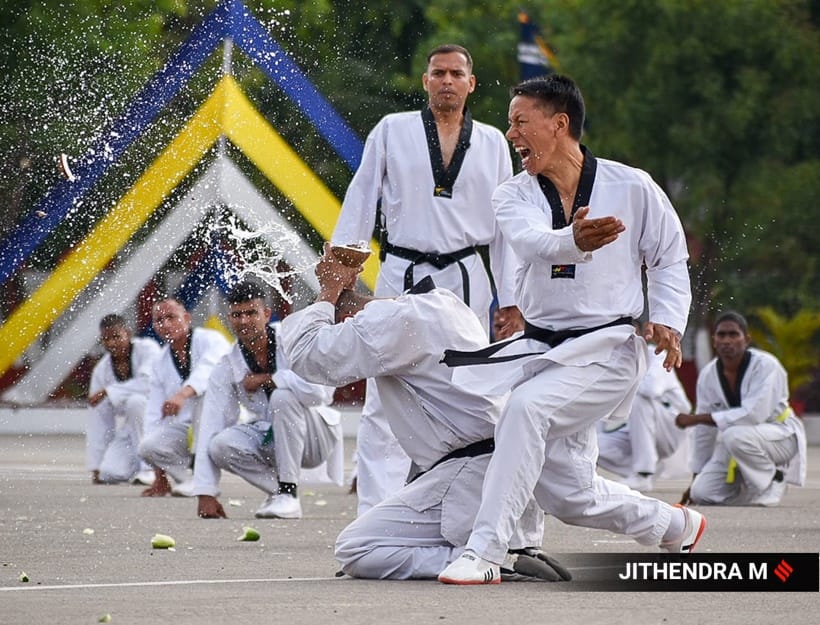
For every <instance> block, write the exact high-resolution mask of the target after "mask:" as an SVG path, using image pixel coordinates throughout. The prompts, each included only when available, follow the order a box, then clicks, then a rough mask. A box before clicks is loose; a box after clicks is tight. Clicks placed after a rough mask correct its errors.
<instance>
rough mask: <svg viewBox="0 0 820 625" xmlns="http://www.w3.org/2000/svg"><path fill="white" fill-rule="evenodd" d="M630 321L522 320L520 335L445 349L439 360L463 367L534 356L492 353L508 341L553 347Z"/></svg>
mask: <svg viewBox="0 0 820 625" xmlns="http://www.w3.org/2000/svg"><path fill="white" fill-rule="evenodd" d="M632 323H633V319H632V317H620V318H619V319H616V320H615V321H610V322H609V323H605V324H603V325H600V326H595V327H594V328H581V329H579V330H545V329H544V328H538V327H536V326H534V325H532V324H531V323H528V322H524V334H522V335H521V336H517V337H515V338H514V339H509V340H507V341H499V342H498V343H493V344H492V345H488V346H487V347H485V348H483V349H478V350H475V351H469V352H461V351H457V350H455V349H447V350H444V356H443V357H442V359H441V362H443V363H444V364H445V365H447V366H448V367H463V366H465V365H487V364H492V363H497V362H507V361H510V360H517V359H519V358H524V357H525V356H535V355H536V354H538V352H531V353H529V354H511V355H509V356H496V357H493V354H495V353H496V352H497V351H499V350H501V349H503V348H504V347H506V346H507V345H509V344H510V343H513V342H515V341H520V340H521V339H535V340H536V341H540V342H541V343H546V344H547V345H549V346H550V347H555V346H557V345H560V344H561V343H563V342H564V341H566V340H567V339H572V338H576V337H579V336H583V335H584V334H589V333H590V332H595V331H597V330H603V329H604V328H611V327H612V326H620V325H632Z"/></svg>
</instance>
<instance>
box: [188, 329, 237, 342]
mask: <svg viewBox="0 0 820 625" xmlns="http://www.w3.org/2000/svg"><path fill="white" fill-rule="evenodd" d="M193 337H194V340H196V341H199V340H203V341H209V342H213V343H218V344H222V345H223V346H228V345H231V341H229V340H228V339H227V338H225V335H224V334H222V332H219V331H218V330H214V329H212V328H206V327H202V326H200V327H196V328H194V330H193Z"/></svg>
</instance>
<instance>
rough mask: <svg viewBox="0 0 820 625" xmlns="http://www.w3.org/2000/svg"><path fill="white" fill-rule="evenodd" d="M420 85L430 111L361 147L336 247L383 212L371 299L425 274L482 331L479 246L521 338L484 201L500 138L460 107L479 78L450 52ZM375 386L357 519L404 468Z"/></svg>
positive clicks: (504, 311) (496, 173)
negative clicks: (455, 298)
mask: <svg viewBox="0 0 820 625" xmlns="http://www.w3.org/2000/svg"><path fill="white" fill-rule="evenodd" d="M422 85H423V86H424V90H425V91H426V92H427V93H428V96H429V99H428V104H427V106H425V107H424V109H423V110H422V111H421V112H419V111H411V112H403V113H393V114H390V115H387V116H385V117H384V118H382V120H381V121H380V122H379V123H378V124H377V125H376V127H375V128H374V129H373V130H372V132H371V133H370V135H369V136H368V138H367V142H366V144H365V148H364V153H363V154H362V161H361V165H360V166H359V169H358V171H357V172H356V175H355V176H354V177H353V180H352V182H351V183H350V186H349V187H348V189H347V193H346V194H345V198H344V202H343V204H342V211H341V214H340V215H339V220H338V222H337V224H336V228H335V230H334V232H333V243H334V244H337V245H348V244H352V243H357V242H359V241H369V240H370V238H371V235H372V233H373V228H374V224H375V220H376V214H377V206H378V207H380V215H381V223H380V226H381V228H382V231H381V254H382V265H381V270H380V273H379V278H378V281H377V283H376V290H375V293H376V295H378V296H384V295H386V296H391V295H398V294H399V293H401V292H402V291H405V290H407V289H408V288H410V287H411V286H412V285H413V284H415V283H416V282H417V281H419V280H420V279H421V278H423V277H424V276H427V275H432V276H433V278H434V279H435V282H436V284H437V285H438V286H440V287H443V288H447V289H450V290H451V291H453V292H454V293H456V294H457V295H459V296H460V297H461V298H462V299H463V300H464V302H465V303H467V304H468V305H469V306H470V307H471V308H472V309H473V310H474V311H475V313H476V315H477V316H478V318H479V319H480V320H481V323H482V324H483V325H484V326H485V328H487V329H489V323H490V321H489V315H490V305H491V302H492V292H491V288H490V280H489V278H488V276H487V272H486V269H485V267H484V264H483V262H482V259H481V257H480V256H479V254H478V253H477V248H478V247H479V246H484V245H489V259H490V265H491V267H492V272H493V276H494V278H495V284H496V285H497V287H498V300H499V305H500V306H501V318H502V321H503V323H502V324H501V328H502V333H503V335H502V336H501V337H497V338H504V337H506V336H509V335H510V334H511V333H512V332H514V331H516V330H518V329H520V328H519V325H517V324H518V323H520V315H519V314H518V311H517V309H515V307H514V306H513V303H514V298H513V293H512V287H513V273H512V272H513V270H514V266H515V262H514V261H513V260H512V256H511V254H510V250H509V248H508V247H507V246H506V245H505V244H504V242H503V239H502V237H501V236H500V233H499V231H498V228H497V227H496V224H495V220H494V218H493V212H492V206H491V204H490V197H491V195H492V192H493V190H494V189H495V187H496V186H497V185H498V184H499V183H501V182H503V181H504V180H506V179H507V178H509V177H510V176H511V175H512V162H511V159H510V152H509V148H508V146H507V144H506V142H505V141H504V137H503V135H502V134H501V132H500V131H499V130H497V129H496V128H493V127H492V126H488V125H486V124H482V123H481V122H478V121H475V120H473V119H472V117H471V115H470V111H469V109H467V107H466V103H467V97H468V95H469V94H470V93H472V92H473V90H474V89H475V85H476V78H475V76H474V75H473V62H472V57H471V56H470V53H469V52H468V51H467V50H466V49H465V48H463V47H461V46H458V45H453V44H448V45H442V46H439V47H437V48H435V49H434V50H432V51H431V52H430V54H429V55H428V57H427V68H426V71H425V73H424V74H423V75H422ZM387 418H388V415H385V414H383V410H382V407H381V405H380V402H379V400H378V395H377V393H376V392H375V391H374V385H373V384H368V386H367V397H366V401H365V406H364V409H363V413H362V419H361V422H360V429H359V434H358V440H357V444H358V451H357V472H358V495H359V513H362V512H364V511H365V510H367V509H368V508H369V507H370V506H372V505H374V504H376V503H378V502H379V501H380V500H382V499H384V497H386V496H387V495H389V494H392V493H393V492H395V491H396V490H397V489H398V488H399V487H400V486H401V484H402V483H403V482H404V479H405V478H406V476H407V469H408V466H409V461H408V460H407V457H406V456H405V455H404V454H403V453H402V452H401V449H400V447H399V446H398V444H397V443H396V440H395V437H393V436H392V435H391V434H390V430H389V428H388V427H387V422H386V419H387Z"/></svg>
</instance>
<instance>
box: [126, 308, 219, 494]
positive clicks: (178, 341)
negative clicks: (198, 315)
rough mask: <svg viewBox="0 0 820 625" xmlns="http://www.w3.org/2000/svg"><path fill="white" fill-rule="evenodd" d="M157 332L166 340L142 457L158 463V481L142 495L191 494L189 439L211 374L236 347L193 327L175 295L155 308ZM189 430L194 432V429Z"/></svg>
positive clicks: (150, 400)
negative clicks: (174, 483) (171, 480)
mask: <svg viewBox="0 0 820 625" xmlns="http://www.w3.org/2000/svg"><path fill="white" fill-rule="evenodd" d="M151 318H152V321H153V325H154V331H155V332H156V333H157V334H158V335H159V337H160V338H161V339H162V340H163V341H164V343H165V345H164V346H163V348H162V352H161V353H160V355H159V357H158V358H157V360H156V361H155V362H154V370H153V372H152V373H151V385H150V390H149V394H148V406H147V407H146V410H145V420H144V423H143V438H142V443H141V444H140V455H141V456H142V457H143V458H145V461H146V462H148V464H150V465H151V466H153V467H154V474H155V477H154V483H153V484H152V485H151V487H150V488H147V489H146V490H144V491H143V493H142V495H143V497H162V496H164V495H167V494H169V493H171V492H172V489H171V484H170V482H169V481H168V477H167V476H168V475H170V476H171V477H172V478H174V481H175V482H176V485H175V486H174V491H173V492H174V494H175V495H180V496H184V497H190V496H191V495H192V494H193V493H192V492H191V490H190V488H191V479H190V471H189V467H190V465H191V460H192V454H191V449H190V448H189V444H190V441H189V438H190V435H191V434H193V436H194V440H196V433H195V432H194V431H193V430H194V429H195V427H196V421H197V418H198V414H199V411H200V410H201V405H202V402H201V400H202V395H203V394H204V393H205V390H206V389H207V388H208V378H209V377H210V375H211V371H212V370H213V368H214V366H215V365H216V363H217V362H219V359H220V358H222V356H224V355H225V354H226V353H227V352H228V350H229V349H230V347H231V345H230V343H228V341H227V339H226V338H225V337H224V336H222V335H221V334H220V333H219V332H217V331H216V330H209V329H208V328H191V313H189V312H188V311H187V310H185V307H184V306H183V305H182V303H180V302H179V301H178V300H177V299H175V298H173V297H170V296H169V297H162V298H161V299H159V300H158V301H156V302H155V303H154V306H153V308H152V309H151ZM189 429H190V432H189Z"/></svg>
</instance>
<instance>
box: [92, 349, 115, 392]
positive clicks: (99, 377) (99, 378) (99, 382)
mask: <svg viewBox="0 0 820 625" xmlns="http://www.w3.org/2000/svg"><path fill="white" fill-rule="evenodd" d="M109 358H110V356H109V355H108V354H105V355H104V356H103V357H102V358H100V360H99V361H97V364H96V365H94V369H93V370H92V371H91V382H89V384H88V396H89V397H90V396H91V395H94V394H95V393H98V392H99V391H101V390H103V389H104V388H105V382H106V378H107V377H108V376H106V367H110V365H109V364H108V363H109Z"/></svg>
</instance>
